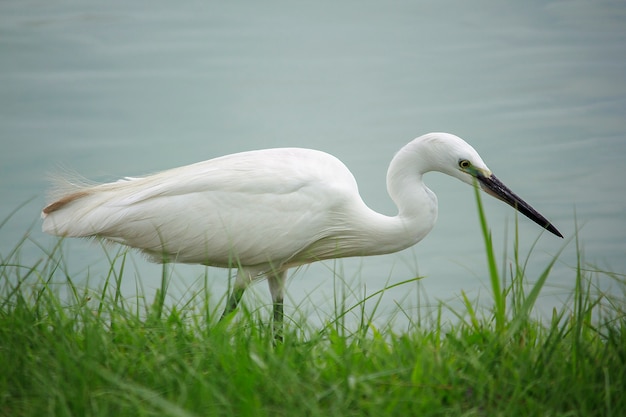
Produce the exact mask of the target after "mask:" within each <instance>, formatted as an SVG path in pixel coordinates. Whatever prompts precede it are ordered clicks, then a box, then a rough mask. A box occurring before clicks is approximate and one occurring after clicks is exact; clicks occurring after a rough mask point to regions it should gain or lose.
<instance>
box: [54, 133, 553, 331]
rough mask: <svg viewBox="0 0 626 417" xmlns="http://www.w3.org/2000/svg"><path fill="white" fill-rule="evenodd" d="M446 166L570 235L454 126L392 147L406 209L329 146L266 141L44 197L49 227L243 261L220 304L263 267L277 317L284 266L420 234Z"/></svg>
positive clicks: (144, 247)
mask: <svg viewBox="0 0 626 417" xmlns="http://www.w3.org/2000/svg"><path fill="white" fill-rule="evenodd" d="M429 171H439V172H443V173H444V174H448V175H451V176H453V177H456V178H458V179H460V180H461V181H463V182H466V183H468V184H470V185H472V184H474V179H476V180H477V182H478V184H480V186H481V188H482V189H483V190H484V191H486V192H487V193H489V194H491V195H493V196H494V197H496V198H499V199H501V200H503V201H504V202H506V203H507V204H509V205H511V206H513V207H514V208H516V209H517V210H519V211H520V212H521V213H523V214H524V215H525V216H527V217H528V218H530V219H531V220H533V221H534V222H536V223H537V224H539V225H540V226H541V227H543V228H546V229H547V230H548V231H550V232H552V233H553V234H555V235H557V236H560V237H562V235H561V233H559V231H558V230H557V229H556V228H555V227H554V226H552V224H550V222H548V220H546V219H545V218H544V217H543V216H541V215H540V214H539V213H538V212H537V211H535V210H534V209H533V208H532V207H531V206H530V205H528V204H527V203H526V202H524V201H523V200H522V199H521V198H519V197H518V196H516V195H515V194H514V193H513V192H511V191H510V190H509V189H508V188H507V187H506V186H505V185H504V184H502V183H501V182H500V181H499V180H498V179H497V178H496V177H495V176H494V175H493V174H492V173H491V171H490V170H489V168H487V165H485V163H484V162H483V160H482V159H481V157H480V156H479V155H478V153H477V152H476V151H475V150H474V148H472V147H471V146H470V145H468V144H467V143H466V142H465V141H463V140H462V139H460V138H459V137H457V136H454V135H452V134H448V133H429V134H426V135H423V136H420V137H418V138H417V139H414V140H413V141H411V142H409V143H408V144H407V145H406V146H404V147H403V148H402V149H400V151H399V152H398V153H397V154H396V155H395V156H394V158H393V159H392V161H391V164H390V165H389V169H388V171H387V190H388V193H389V195H390V197H391V199H392V200H393V201H394V203H395V204H396V205H397V207H398V214H397V215H395V216H386V215H383V214H380V213H377V212H375V211H373V210H371V209H370V208H369V207H368V206H367V205H366V204H365V203H364V202H363V200H362V199H361V196H360V195H359V190H358V188H357V183H356V181H355V179H354V177H353V175H352V173H351V172H350V171H349V170H348V168H347V167H346V166H345V165H344V164H343V163H342V162H341V161H339V160H338V159H337V158H335V157H334V156H331V155H329V154H327V153H324V152H320V151H316V150H310V149H299V148H283V149H266V150H258V151H251V152H243V153H237V154H233V155H227V156H223V157H220V158H215V159H210V160H208V161H204V162H199V163H196V164H192V165H187V166H183V167H179V168H174V169H171V170H168V171H164V172H160V173H157V174H154V175H149V176H146V177H142V178H126V179H124V180H120V181H117V182H112V183H108V184H101V185H95V186H75V187H73V188H72V189H70V190H66V191H67V192H66V193H64V194H61V195H57V199H56V200H55V201H53V202H52V203H51V204H49V205H48V206H46V207H45V208H44V209H43V212H42V217H43V219H44V221H43V230H44V231H45V232H47V233H50V234H53V235H58V236H67V237H100V238H104V239H106V240H110V241H114V242H119V243H122V244H124V245H128V246H130V247H133V248H137V249H139V250H141V251H142V252H144V253H145V254H147V255H148V256H149V257H150V259H151V260H153V261H156V262H181V263H198V264H204V265H211V266H217V267H224V268H238V271H237V276H236V279H235V283H234V286H233V291H232V293H231V295H230V296H229V299H228V302H227V305H226V309H225V310H224V315H225V314H228V313H229V312H230V311H232V310H233V309H235V307H236V306H237V304H238V303H239V300H240V299H241V296H242V295H243V292H244V290H245V289H246V287H247V286H248V285H249V284H250V283H251V282H252V281H254V280H255V279H258V278H262V277H266V278H267V280H268V282H269V288H270V292H271V296H272V300H273V303H274V320H275V323H276V322H281V321H282V317H283V292H284V286H285V279H286V271H287V269H289V268H291V267H295V266H298V265H302V264H307V263H310V262H315V261H319V260H323V259H329V258H340V257H349V256H366V255H378V254H385V253H391V252H396V251H399V250H401V249H404V248H407V247H409V246H412V245H414V244H415V243H417V242H419V241H420V240H422V239H423V238H424V236H426V235H427V234H428V232H430V230H431V229H432V227H433V225H434V224H435V220H436V219H437V197H436V196H435V194H434V193H433V192H432V191H431V190H430V189H428V187H426V185H425V184H424V182H423V181H422V176H423V174H425V173H427V172H429Z"/></svg>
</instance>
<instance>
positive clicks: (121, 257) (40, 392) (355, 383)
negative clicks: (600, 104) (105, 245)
mask: <svg viewBox="0 0 626 417" xmlns="http://www.w3.org/2000/svg"><path fill="white" fill-rule="evenodd" d="M477 202H478V203H477V205H478V211H479V218H480V221H481V224H482V226H483V228H482V234H483V239H484V241H485V248H486V254H487V264H488V274H489V277H490V282H491V289H492V292H493V300H494V301H493V306H487V307H484V306H481V304H479V303H478V302H477V301H476V300H472V299H470V298H469V297H468V296H467V295H466V293H464V292H463V293H462V294H461V301H462V307H459V308H458V309H457V310H452V313H453V314H454V315H455V316H456V317H458V320H457V321H456V322H455V323H452V324H445V325H444V324H443V323H442V319H441V316H442V312H443V311H444V310H449V309H450V307H449V306H447V305H445V304H443V303H440V304H439V306H438V307H437V317H436V319H434V320H432V322H429V323H428V325H427V326H425V325H424V320H420V319H419V314H418V313H413V314H416V315H417V318H416V317H411V314H410V313H409V312H407V311H405V310H402V309H401V307H400V306H398V309H399V312H398V314H397V316H399V317H408V318H409V322H410V326H409V328H408V329H407V330H406V331H397V330H394V329H395V327H394V326H391V325H389V326H385V328H384V329H379V328H377V327H376V326H375V325H374V323H375V320H374V319H375V315H376V312H377V311H378V306H379V304H380V302H381V297H382V295H383V293H384V291H385V290H387V289H390V288H393V287H398V286H411V285H414V284H415V282H416V281H418V280H419V278H413V279H408V280H406V281H404V282H399V283H393V284H389V285H388V286H387V287H386V289H385V290H381V291H376V292H373V293H371V294H369V295H368V294H364V295H363V296H361V297H360V301H358V302H356V303H354V304H353V305H350V304H349V302H348V299H352V298H353V296H354V295H355V294H358V290H352V289H350V288H346V289H344V290H343V291H344V293H345V294H348V296H346V297H342V296H341V294H338V295H336V299H335V310H336V311H335V312H334V313H331V316H330V317H327V318H326V321H325V324H324V325H322V326H318V327H316V328H313V327H312V326H311V325H310V324H309V323H308V322H307V321H306V319H305V318H302V319H298V320H297V321H296V319H295V318H294V319H293V321H290V322H288V323H287V327H286V329H285V333H284V340H285V342H284V343H282V344H278V345H275V344H274V343H273V342H274V339H273V331H272V326H271V323H270V322H269V319H268V318H267V317H266V315H265V314H264V311H262V310H251V311H250V310H245V309H243V310H242V311H240V312H239V313H238V314H237V315H236V316H235V317H233V318H232V319H230V320H228V321H226V322H220V323H216V324H213V323H212V321H211V318H212V317H213V316H214V312H215V311H216V306H209V305H208V300H209V297H208V296H207V294H206V292H198V293H197V294H195V296H192V297H191V300H189V301H185V302H184V303H179V304H176V303H175V304H174V305H169V304H168V303H167V302H166V301H167V300H169V298H167V297H166V292H167V288H168V282H169V276H170V270H169V269H168V267H167V266H165V267H164V268H163V274H162V285H161V288H160V290H159V292H158V293H157V295H156V297H154V302H153V303H152V304H151V305H144V303H142V302H143V300H145V297H143V296H141V297H137V298H136V299H132V300H128V299H125V298H124V296H123V294H122V293H121V291H120V286H121V282H122V280H123V279H124V274H125V270H126V268H125V266H126V262H127V259H126V255H125V252H124V251H120V252H118V253H116V254H114V255H109V253H107V252H105V253H106V256H108V257H109V258H108V259H109V264H110V267H109V269H108V271H106V273H105V276H104V277H103V279H104V284H103V285H102V288H101V289H99V290H89V289H83V288H81V287H79V286H78V285H77V284H76V283H75V282H74V280H73V278H72V276H71V275H70V274H69V273H68V267H67V265H66V261H65V256H64V254H63V251H62V249H61V245H60V243H59V244H56V245H55V246H54V247H53V248H52V249H46V248H44V247H42V246H41V245H38V244H37V243H36V242H33V243H35V245H37V246H39V247H40V249H41V253H42V256H41V258H40V259H36V260H33V262H32V263H31V264H26V263H24V261H23V260H20V247H21V246H22V245H23V244H24V242H27V241H30V242H32V240H31V238H30V237H29V236H28V234H26V235H25V237H24V239H22V240H20V241H19V242H18V243H17V245H16V247H15V248H13V249H12V250H10V251H9V252H8V253H7V254H6V255H5V254H3V255H0V369H2V372H1V373H0V415H3V416H4V415H6V416H38V417H39V416H48V415H50V416H111V415H115V416H120V417H121V416H181V417H188V416H272V417H276V416H299V415H303V416H353V415H354V416H356V415H359V416H360V415H372V416H380V415H389V416H394V415H398V416H409V415H419V416H430V415H464V416H492V415H502V416H505V415H506V416H527V415H553V416H573V415H585V416H595V415H598V416H621V415H626V396H624V395H623V394H624V392H626V373H625V372H624V369H626V307H625V306H626V303H625V299H626V298H625V296H626V277H624V276H623V275H620V274H616V273H613V272H610V271H602V270H599V269H598V268H592V267H589V266H588V265H586V264H585V262H584V260H583V258H582V254H581V250H580V246H579V242H578V237H575V239H576V250H577V251H578V252H577V253H578V254H579V259H578V263H577V265H576V266H575V268H572V278H573V282H575V288H574V289H573V290H572V294H571V295H570V298H569V299H570V300H571V302H570V303H567V304H565V305H564V306H563V307H562V308H561V309H555V310H554V311H553V312H552V315H551V317H549V318H547V319H546V320H542V319H541V318H534V317H533V314H534V306H535V303H536V301H537V298H538V296H539V294H540V292H541V289H542V288H543V287H544V285H545V283H546V282H547V280H548V279H549V276H550V271H551V270H552V267H553V265H554V263H555V262H556V261H557V257H554V259H552V260H551V261H549V262H548V264H547V265H545V267H544V268H543V271H542V272H541V273H540V274H539V275H538V276H536V277H530V276H528V275H527V274H526V265H527V264H528V263H529V262H530V260H529V257H526V258H525V259H524V258H523V257H522V256H520V254H519V253H518V250H517V244H516V245H515V247H514V253H513V255H512V258H513V259H512V262H513V265H512V266H511V267H510V268H509V270H508V271H507V270H506V269H503V270H501V271H499V270H498V268H497V263H496V261H495V260H496V257H495V251H494V249H493V245H492V241H491V236H490V232H489V229H488V227H487V223H486V221H485V219H484V213H483V210H482V206H481V204H480V196H478V197H477ZM2 224H4V222H0V225H2ZM0 232H1V228H0ZM516 240H517V234H516ZM600 277H602V278H603V279H610V280H612V281H613V282H614V288H617V291H615V290H614V291H613V292H612V293H607V292H603V291H601V290H600V289H599V288H597V286H596V285H594V282H596V281H597V280H598V279H599V278H600ZM206 279H207V277H205V281H206ZM529 283H531V284H530V286H529ZM365 303H370V304H368V305H370V306H371V303H373V308H368V309H366V308H364V305H365ZM302 315H303V316H305V315H304V314H302ZM347 315H350V316H351V317H352V316H355V315H356V316H357V317H358V318H359V319H358V320H356V324H355V325H354V326H351V325H350V323H348V321H347V320H345V319H346V316H347ZM290 316H291V317H297V316H298V314H291V315H290Z"/></svg>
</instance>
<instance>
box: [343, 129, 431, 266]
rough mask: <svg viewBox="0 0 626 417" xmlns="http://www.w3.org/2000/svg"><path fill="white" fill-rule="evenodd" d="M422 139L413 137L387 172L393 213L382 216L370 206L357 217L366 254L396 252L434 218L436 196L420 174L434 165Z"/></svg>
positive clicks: (422, 234)
mask: <svg viewBox="0 0 626 417" xmlns="http://www.w3.org/2000/svg"><path fill="white" fill-rule="evenodd" d="M428 154H429V152H428V149H427V146H424V141H423V140H420V139H416V140H414V141H412V142H410V143H409V144H408V145H406V146H404V147H403V148H402V149H400V151H399V152H398V153H397V154H396V155H395V156H394V158H393V159H392V161H391V164H390V165H389V169H388V171H387V192H388V193H389V196H390V197H391V199H392V200H393V202H394V203H395V204H396V206H397V208H398V214H397V215H396V216H385V215H383V214H380V213H377V212H375V211H373V210H371V209H369V208H368V209H367V210H368V214H367V219H360V221H361V222H362V223H361V224H362V225H366V226H365V227H363V226H362V225H359V224H354V225H353V227H355V228H356V230H358V231H359V232H358V235H359V240H360V242H359V243H360V248H361V250H362V251H363V253H367V254H372V255H375V254H384V253H391V252H396V251H399V250H402V249H405V248H407V247H409V246H412V245H414V244H416V243H417V242H419V241H420V240H422V239H423V238H424V237H425V236H426V235H427V234H428V232H430V231H431V230H432V228H433V226H434V225H435V221H436V220H437V197H436V196H435V194H434V193H433V192H432V191H431V190H430V189H429V188H428V187H426V185H425V184H424V182H423V180H422V176H423V174H424V173H426V172H428V171H431V170H433V169H434V167H433V166H432V165H431V164H430V163H429V155H428Z"/></svg>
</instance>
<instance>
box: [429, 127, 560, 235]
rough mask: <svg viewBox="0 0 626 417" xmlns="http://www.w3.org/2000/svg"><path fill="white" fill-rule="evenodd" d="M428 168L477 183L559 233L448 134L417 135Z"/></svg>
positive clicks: (467, 147)
mask: <svg viewBox="0 0 626 417" xmlns="http://www.w3.org/2000/svg"><path fill="white" fill-rule="evenodd" d="M420 139H421V140H422V144H423V145H425V146H421V147H420V148H421V149H422V150H424V151H426V152H425V155H424V157H425V158H426V159H428V161H429V165H430V167H429V168H430V169H431V170H436V171H441V172H443V173H445V174H448V175H451V176H453V177H456V178H458V179H460V180H461V181H463V182H465V183H468V184H470V185H474V184H476V183H478V184H479V185H480V187H481V188H482V190H483V191H485V192H486V193H487V194H489V195H491V196H493V197H495V198H497V199H499V200H502V201H504V202H505V203H507V204H508V205H510V206H511V207H513V208H515V209H516V210H518V211H519V212H520V213H522V214H523V215H525V216H526V217H528V218H529V219H531V220H532V221H534V222H535V223H537V224H538V225H540V226H541V227H543V228H545V229H547V230H548V231H550V232H551V233H553V234H555V235H556V236H559V237H563V235H562V234H561V233H560V232H559V231H558V230H557V229H556V228H555V227H554V226H553V225H552V224H551V223H550V222H549V221H548V220H547V219H546V218H545V217H543V216H542V215H541V214H539V213H538V212H537V211H536V210H535V209H534V208H532V207H531V206H530V205H529V204H528V203H526V202H525V201H524V200H522V199H521V198H520V197H519V196H517V195H516V194H515V193H513V192H512V191H511V190H510V189H509V188H508V187H507V186H506V185H504V184H503V183H502V182H501V181H500V180H499V179H498V178H497V177H496V176H495V175H493V173H492V172H491V170H490V169H489V168H488V167H487V165H486V164H485V163H484V162H483V160H482V158H481V157H480V155H478V152H476V150H475V149H474V148H472V147H471V146H470V145H469V144H468V143H467V142H465V141H464V140H463V139H461V138H459V137H458V136H455V135H452V134H449V133H429V134H427V135H424V136H422V137H421V138H420Z"/></svg>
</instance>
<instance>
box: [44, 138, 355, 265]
mask: <svg viewBox="0 0 626 417" xmlns="http://www.w3.org/2000/svg"><path fill="white" fill-rule="evenodd" d="M354 193H356V194H357V195H358V190H357V189H356V182H355V180H354V178H353V176H352V174H351V173H350V172H349V171H348V170H347V168H346V167H345V166H344V165H343V164H342V163H341V162H339V161H338V160H337V159H336V158H334V157H332V156H330V155H328V154H325V153H322V152H318V151H311V150H303V149H274V150H264V151H253V152H245V153H241V154H234V155H229V156H226V157H222V158H216V159H213V160H209V161H205V162H200V163H198V164H193V165H188V166H184V167H180V168H175V169H172V170H168V171H164V172H161V173H158V174H154V175H151V176H148V177H143V178H133V179H129V180H123V181H118V182H114V183H109V184H102V185H99V186H95V187H90V188H86V189H81V190H78V191H77V192H75V193H73V194H70V195H68V196H65V197H64V198H61V199H59V200H57V201H56V202H54V203H52V204H51V205H49V206H48V207H47V208H46V209H44V217H45V218H44V226H43V228H44V231H46V232H49V233H53V234H58V235H64V236H101V237H104V238H107V239H110V240H114V241H118V242H121V243H124V244H127V245H129V246H132V247H136V248H139V249H141V250H143V251H144V252H146V253H148V254H150V255H152V257H154V258H155V259H157V260H159V259H162V258H163V256H166V257H167V258H168V259H169V260H172V261H177V262H189V263H206V264H213V265H218V266H227V265H229V264H230V265H236V264H237V263H240V264H241V265H256V264H261V263H268V262H270V263H271V262H282V261H283V260H285V259H288V258H289V257H291V256H293V254H295V253H297V252H300V251H302V249H303V248H306V247H307V246H308V245H311V243H312V242H315V241H316V240H319V239H321V238H324V237H327V236H326V234H327V233H328V231H329V230H331V229H332V226H333V222H334V220H335V217H334V216H335V214H336V213H338V212H339V211H341V210H340V209H339V207H340V206H341V205H343V204H345V201H346V200H347V199H349V198H350V196H353V195H354Z"/></svg>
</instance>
